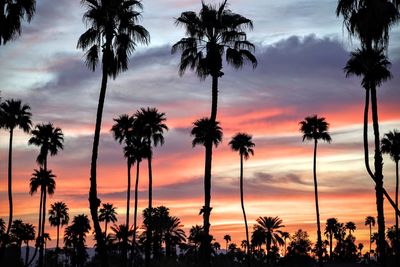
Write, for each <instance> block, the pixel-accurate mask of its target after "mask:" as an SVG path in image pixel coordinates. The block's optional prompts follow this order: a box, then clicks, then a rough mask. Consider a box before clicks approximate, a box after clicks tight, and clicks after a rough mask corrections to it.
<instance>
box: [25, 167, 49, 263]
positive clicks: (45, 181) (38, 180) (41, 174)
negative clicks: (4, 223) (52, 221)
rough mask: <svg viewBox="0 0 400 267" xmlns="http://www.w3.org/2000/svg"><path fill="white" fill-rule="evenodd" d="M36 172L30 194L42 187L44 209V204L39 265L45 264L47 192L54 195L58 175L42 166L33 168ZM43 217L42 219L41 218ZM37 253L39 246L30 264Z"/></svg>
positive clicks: (31, 182) (33, 174) (40, 215)
mask: <svg viewBox="0 0 400 267" xmlns="http://www.w3.org/2000/svg"><path fill="white" fill-rule="evenodd" d="M33 171H34V172H33V173H32V177H31V180H30V184H29V187H30V190H29V194H31V195H33V194H34V193H36V192H37V190H38V189H40V195H41V198H40V202H41V204H42V205H43V207H44V209H43V208H42V206H40V208H41V209H39V227H38V229H39V231H38V245H39V261H38V265H39V266H43V257H44V254H43V253H44V247H43V246H44V236H43V234H44V222H45V218H46V209H45V208H46V198H45V196H46V194H49V195H53V194H54V190H55V188H56V182H55V180H54V178H55V177H56V176H55V175H54V174H53V173H52V171H51V170H45V169H44V168H42V167H40V169H39V170H36V169H35V170H33ZM40 218H41V219H40ZM36 253H37V247H36V249H35V253H34V255H33V257H32V259H31V260H30V262H29V264H30V263H31V262H32V261H33V259H34V258H35V256H36Z"/></svg>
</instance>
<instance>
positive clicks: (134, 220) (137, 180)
mask: <svg viewBox="0 0 400 267" xmlns="http://www.w3.org/2000/svg"><path fill="white" fill-rule="evenodd" d="M139 165H140V161H137V162H136V181H135V209H134V215H133V240H132V257H133V264H134V266H136V257H135V255H136V254H135V249H136V247H135V246H136V228H137V209H138V189H139V170H140V168H139Z"/></svg>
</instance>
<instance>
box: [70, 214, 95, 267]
mask: <svg viewBox="0 0 400 267" xmlns="http://www.w3.org/2000/svg"><path fill="white" fill-rule="evenodd" d="M90 230H91V227H90V222H89V219H88V217H87V216H86V215H84V214H80V215H77V216H75V217H74V219H73V221H72V224H71V225H70V226H68V227H67V228H65V232H64V244H65V247H67V248H72V249H73V257H72V263H73V265H74V266H79V267H81V266H84V264H85V262H86V259H87V257H88V254H87V252H86V235H87V234H88V233H89V231H90Z"/></svg>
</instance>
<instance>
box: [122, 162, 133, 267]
mask: <svg viewBox="0 0 400 267" xmlns="http://www.w3.org/2000/svg"><path fill="white" fill-rule="evenodd" d="M127 165H128V189H127V193H126V223H125V224H126V227H127V233H126V235H124V243H123V246H122V250H123V251H122V254H123V265H124V266H127V259H128V255H127V253H128V249H127V248H128V231H129V209H130V202H131V160H130V159H129V158H128V160H127Z"/></svg>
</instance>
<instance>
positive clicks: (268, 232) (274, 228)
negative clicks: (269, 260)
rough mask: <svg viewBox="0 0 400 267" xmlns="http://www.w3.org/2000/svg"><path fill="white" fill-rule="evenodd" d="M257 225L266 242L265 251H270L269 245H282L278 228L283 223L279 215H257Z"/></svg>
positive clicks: (280, 232) (281, 226)
mask: <svg viewBox="0 0 400 267" xmlns="http://www.w3.org/2000/svg"><path fill="white" fill-rule="evenodd" d="M257 223H258V224H257V227H259V229H260V230H262V232H263V233H264V239H265V242H266V244H267V253H268V254H269V253H270V252H271V245H272V244H273V245H277V244H279V245H283V244H284V243H285V242H284V241H283V239H282V231H281V230H279V229H281V228H283V227H285V225H283V224H282V220H281V219H280V218H279V217H258V219H257Z"/></svg>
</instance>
